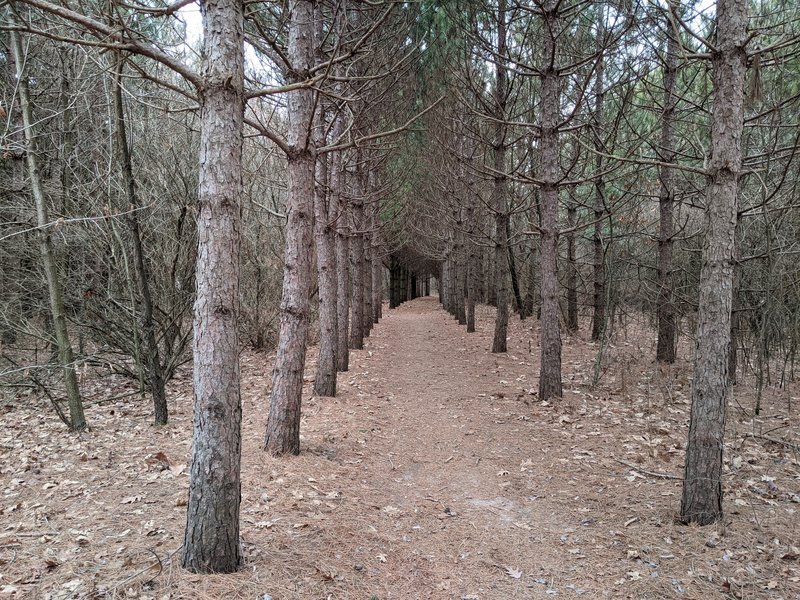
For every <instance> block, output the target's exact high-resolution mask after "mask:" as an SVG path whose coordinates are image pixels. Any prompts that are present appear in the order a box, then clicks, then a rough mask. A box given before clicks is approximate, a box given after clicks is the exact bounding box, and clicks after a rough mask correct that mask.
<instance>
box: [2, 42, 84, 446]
mask: <svg viewBox="0 0 800 600" xmlns="http://www.w3.org/2000/svg"><path fill="white" fill-rule="evenodd" d="M11 46H12V52H13V53H14V63H15V64H16V74H17V92H18V93H19V103H20V111H21V113H22V127H23V129H24V130H25V156H26V158H27V165H28V177H29V179H30V182H31V192H32V194H33V199H34V202H35V203H36V224H37V226H38V235H39V248H40V251H41V253H42V265H43V267H44V272H45V277H46V279H47V291H48V295H49V298H50V315H51V318H52V320H53V329H54V331H55V336H56V344H57V345H58V358H59V362H60V363H61V368H62V370H63V372H64V387H65V389H66V393H67V401H68V403H69V416H70V429H72V430H73V431H81V430H83V429H86V417H85V415H84V414H83V401H82V400H81V393H80V390H79V388H78V378H77V376H76V373H75V355H74V353H73V351H72V343H71V342H70V339H69V332H68V331H67V316H66V311H65V309H64V299H63V297H62V295H61V282H60V281H59V278H58V266H57V265H56V258H55V253H54V251H53V241H52V238H51V237H50V232H51V228H50V222H49V221H50V217H49V214H48V212H49V211H48V207H47V199H46V198H45V195H44V189H43V187H42V179H41V171H40V169H39V161H38V157H37V155H36V152H37V149H36V136H35V135H34V131H33V124H34V120H33V106H32V105H31V98H30V91H29V89H28V76H27V74H26V73H25V61H26V59H27V55H26V54H25V53H24V51H23V49H22V41H21V39H20V34H19V33H18V32H16V31H11Z"/></svg>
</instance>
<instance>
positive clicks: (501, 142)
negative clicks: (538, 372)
mask: <svg viewBox="0 0 800 600" xmlns="http://www.w3.org/2000/svg"><path fill="white" fill-rule="evenodd" d="M506 43H507V41H506V0H499V2H498V7H497V58H496V61H497V62H496V63H495V70H496V82H495V87H494V110H495V114H494V117H495V123H494V148H493V150H494V165H493V167H494V187H493V188H492V201H491V206H492V209H493V210H494V214H495V220H494V224H495V229H494V235H495V240H494V266H495V274H494V278H495V289H496V290H497V291H496V297H495V300H496V302H497V316H496V317H495V321H494V339H493V340H492V352H505V351H506V347H507V338H508V207H507V203H508V200H507V195H508V178H507V177H506V174H505V172H506V124H505V122H506V100H507V99H506V94H507V87H508V73H507V71H506V67H505V58H506Z"/></svg>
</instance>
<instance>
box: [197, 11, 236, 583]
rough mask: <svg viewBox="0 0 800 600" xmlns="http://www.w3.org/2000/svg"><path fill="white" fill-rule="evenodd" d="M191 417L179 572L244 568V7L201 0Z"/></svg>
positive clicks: (225, 570)
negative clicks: (241, 373)
mask: <svg viewBox="0 0 800 600" xmlns="http://www.w3.org/2000/svg"><path fill="white" fill-rule="evenodd" d="M202 8H203V48H204V51H203V63H202V78H203V89H202V93H201V96H200V98H201V106H200V182H199V191H198V205H199V210H200V213H199V215H198V218H197V237H198V243H197V268H196V278H197V299H196V301H195V306H194V341H193V345H192V352H193V356H194V393H195V404H194V419H193V433H192V441H193V443H192V464H191V469H190V474H189V501H188V506H187V511H186V532H185V536H184V540H183V566H184V568H186V569H188V570H190V571H193V572H197V573H230V572H233V571H235V570H236V569H238V567H239V563H240V555H239V506H240V502H241V477H240V463H241V421H242V403H241V394H240V389H239V335H238V329H237V319H238V315H239V258H240V257H239V252H240V238H241V224H240V211H241V207H240V202H241V194H242V140H243V137H242V130H243V120H244V16H243V15H244V3H243V2H242V0H218V1H216V2H204V3H203V5H202Z"/></svg>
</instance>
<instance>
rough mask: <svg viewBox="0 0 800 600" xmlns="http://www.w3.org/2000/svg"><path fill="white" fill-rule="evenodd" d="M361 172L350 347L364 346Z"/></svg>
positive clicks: (356, 180)
mask: <svg viewBox="0 0 800 600" xmlns="http://www.w3.org/2000/svg"><path fill="white" fill-rule="evenodd" d="M359 162H360V161H359ZM361 175H362V174H361V173H360V172H359V171H357V172H356V173H355V174H354V177H353V199H352V206H351V209H352V210H351V213H352V217H353V234H352V236H351V239H350V254H351V265H352V272H353V296H352V298H351V301H350V302H351V304H352V306H351V311H352V319H351V320H350V348H351V349H353V350H361V349H362V348H363V347H364V274H365V273H364V233H363V231H364V187H363V185H362V177H361Z"/></svg>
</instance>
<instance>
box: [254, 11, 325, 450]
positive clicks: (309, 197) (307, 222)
mask: <svg viewBox="0 0 800 600" xmlns="http://www.w3.org/2000/svg"><path fill="white" fill-rule="evenodd" d="M287 53H288V58H289V63H290V64H291V70H290V71H289V72H288V73H287V77H286V80H287V83H288V84H292V83H300V82H302V81H305V80H307V79H308V78H309V77H310V71H311V68H312V66H313V64H314V2H313V1H312V0H291V1H290V2H289V40H288V50H287ZM314 94H315V93H314V91H313V90H312V89H311V88H300V89H297V90H295V91H292V92H290V93H289V94H288V99H287V108H288V111H287V112H288V117H289V128H288V140H287V141H288V145H289V153H288V181H287V209H286V212H287V223H286V247H285V252H284V270H283V291H282V294H281V306H280V314H281V317H280V330H279V336H278V351H277V356H276V357H275V368H274V370H273V371H272V397H271V400H270V406H269V420H268V421H267V433H266V436H265V439H264V446H265V448H266V450H267V452H269V453H270V454H272V455H283V454H299V453H300V403H301V400H302V395H303V369H304V367H305V363H306V341H307V337H308V325H309V294H310V291H311V278H312V274H311V253H310V252H309V248H310V247H311V245H312V243H313V240H312V233H313V223H312V218H313V211H314V165H315V162H316V161H315V151H314V144H313V140H312V139H311V130H312V125H313V119H314V107H315V98H314Z"/></svg>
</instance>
